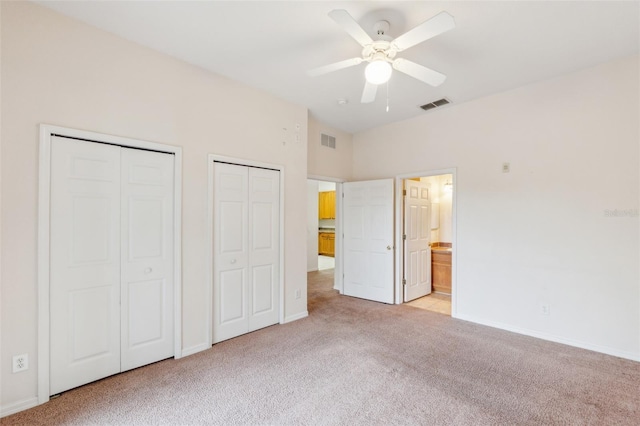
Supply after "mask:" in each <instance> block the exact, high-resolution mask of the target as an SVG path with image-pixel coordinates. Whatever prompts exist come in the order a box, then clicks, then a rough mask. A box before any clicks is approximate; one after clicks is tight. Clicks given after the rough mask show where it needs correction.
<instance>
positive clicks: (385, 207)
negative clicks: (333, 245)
mask: <svg viewBox="0 0 640 426" xmlns="http://www.w3.org/2000/svg"><path fill="white" fill-rule="evenodd" d="M343 200H344V210H343V211H344V228H343V229H344V243H343V244H344V294H345V295H347V296H354V297H359V298H362V299H368V300H373V301H376V302H384V303H393V302H394V297H393V295H394V279H393V241H394V240H393V179H381V180H373V181H364V182H348V183H344V184H343Z"/></svg>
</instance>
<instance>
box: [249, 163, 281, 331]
mask: <svg viewBox="0 0 640 426" xmlns="http://www.w3.org/2000/svg"><path fill="white" fill-rule="evenodd" d="M248 171H249V232H248V235H249V265H250V266H249V267H250V271H249V277H250V283H251V289H250V302H249V309H250V315H249V331H254V330H258V329H259V328H263V327H267V326H270V325H273V324H276V323H277V322H278V320H279V314H280V312H279V309H278V308H279V306H280V303H279V301H280V173H279V172H278V171H276V170H268V169H258V168H255V167H249V168H248Z"/></svg>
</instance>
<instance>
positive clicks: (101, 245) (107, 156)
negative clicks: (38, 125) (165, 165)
mask: <svg viewBox="0 0 640 426" xmlns="http://www.w3.org/2000/svg"><path fill="white" fill-rule="evenodd" d="M51 200H52V203H51V223H50V233H51V234H50V241H51V242H50V244H51V249H50V252H51V258H50V264H51V268H50V296H49V297H50V298H49V301H50V302H49V303H50V307H49V309H50V341H51V343H50V392H51V395H53V394H56V393H60V392H62V391H65V390H67V389H71V388H74V387H77V386H80V385H83V384H85V383H89V382H92V381H94V380H97V379H100V378H102V377H106V376H109V375H112V374H115V373H118V372H119V371H120V148H119V147H116V146H111V145H103V144H96V143H86V142H80V141H76V140H72V139H66V138H59V137H53V138H52V143H51Z"/></svg>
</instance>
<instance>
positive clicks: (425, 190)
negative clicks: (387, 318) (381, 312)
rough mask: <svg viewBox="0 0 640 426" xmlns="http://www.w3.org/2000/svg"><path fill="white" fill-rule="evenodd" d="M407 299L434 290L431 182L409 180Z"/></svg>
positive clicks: (406, 196) (406, 221)
mask: <svg viewBox="0 0 640 426" xmlns="http://www.w3.org/2000/svg"><path fill="white" fill-rule="evenodd" d="M404 184H405V196H404V238H403V239H404V281H403V284H404V301H405V302H408V301H410V300H413V299H417V298H418V297H422V296H426V295H427V294H429V293H431V246H430V244H429V243H430V242H431V222H430V218H431V202H430V201H429V185H427V184H426V183H424V182H419V181H414V180H405V181H404Z"/></svg>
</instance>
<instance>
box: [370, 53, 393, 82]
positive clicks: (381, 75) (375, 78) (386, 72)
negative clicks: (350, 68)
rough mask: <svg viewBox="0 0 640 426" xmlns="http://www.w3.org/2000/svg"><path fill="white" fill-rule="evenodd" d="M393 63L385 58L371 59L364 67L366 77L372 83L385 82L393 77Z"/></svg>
mask: <svg viewBox="0 0 640 426" xmlns="http://www.w3.org/2000/svg"><path fill="white" fill-rule="evenodd" d="M392 71H393V68H391V64H390V63H389V62H387V61H386V60H384V59H377V60H375V61H371V62H370V63H369V65H367V67H366V68H365V69H364V77H365V78H366V79H367V81H368V82H369V83H371V84H376V85H378V84H383V83H386V82H387V81H389V79H390V78H391V72H392Z"/></svg>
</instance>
